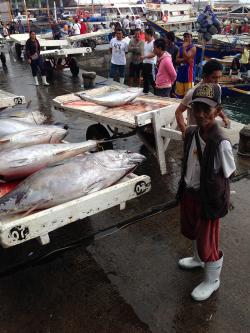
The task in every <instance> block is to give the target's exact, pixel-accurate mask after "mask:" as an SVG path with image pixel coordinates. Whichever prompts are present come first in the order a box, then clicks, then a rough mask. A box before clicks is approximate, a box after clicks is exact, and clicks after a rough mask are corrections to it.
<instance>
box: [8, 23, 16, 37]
mask: <svg viewBox="0 0 250 333" xmlns="http://www.w3.org/2000/svg"><path fill="white" fill-rule="evenodd" d="M15 33H16V22H14V21H12V22H11V23H10V25H9V34H10V35H12V34H15Z"/></svg>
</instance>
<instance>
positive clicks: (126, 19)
mask: <svg viewBox="0 0 250 333" xmlns="http://www.w3.org/2000/svg"><path fill="white" fill-rule="evenodd" d="M129 23H130V21H129V16H128V15H127V16H126V17H125V19H124V20H123V22H122V27H123V30H124V31H125V34H126V36H129V31H130V29H129Z"/></svg>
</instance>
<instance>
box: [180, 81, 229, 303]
mask: <svg viewBox="0 0 250 333" xmlns="http://www.w3.org/2000/svg"><path fill="white" fill-rule="evenodd" d="M220 103H221V88H220V86H219V85H218V84H212V83H206V84H200V85H199V86H198V87H197V88H196V89H195V91H194V93H193V96H192V104H191V107H192V110H193V113H194V117H195V119H196V123H197V126H191V127H189V128H188V129H187V130H186V135H185V141H184V159H183V169H182V177H181V181H180V186H179V190H178V196H179V198H180V209H181V231H182V234H183V235H184V236H185V237H187V238H189V239H190V240H192V242H193V257H189V258H183V259H180V260H179V266H180V267H181V268H183V269H193V268H196V267H203V268H204V273H205V276H204V281H203V282H202V283H201V284H199V285H198V286H197V287H196V288H195V289H194V290H193V291H192V293H191V296H192V297H193V299H194V300H196V301H202V300H205V299H207V298H209V297H210V296H211V295H212V293H213V292H214V291H216V290H217V289H218V288H219V286H220V273H221V268H222V264H223V252H222V251H220V250H219V227H220V220H219V219H220V218H221V217H223V216H225V215H226V214H227V212H228V207H229V196H230V189H229V177H230V176H231V175H232V174H233V173H234V171H235V169H236V168H235V163H234V158H233V153H232V148H231V144H230V142H229V141H228V140H227V139H226V138H225V137H224V134H223V133H222V132H221V130H220V128H219V127H218V125H217V123H216V121H215V118H216V116H217V115H218V113H219V112H220Z"/></svg>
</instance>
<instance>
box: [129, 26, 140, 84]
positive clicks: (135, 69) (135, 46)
mask: <svg viewBox="0 0 250 333" xmlns="http://www.w3.org/2000/svg"><path fill="white" fill-rule="evenodd" d="M140 34H141V30H140V29H135V32H134V35H133V36H132V38H131V40H130V42H129V45H128V52H130V53H131V61H130V64H129V79H128V85H129V86H132V85H133V83H134V84H135V86H136V87H139V86H140V77H141V72H142V60H141V57H142V55H143V51H144V41H142V40H141V39H140Z"/></svg>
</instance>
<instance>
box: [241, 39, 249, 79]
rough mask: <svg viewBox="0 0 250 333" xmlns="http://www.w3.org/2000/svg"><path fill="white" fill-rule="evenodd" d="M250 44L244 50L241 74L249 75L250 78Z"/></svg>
mask: <svg viewBox="0 0 250 333" xmlns="http://www.w3.org/2000/svg"><path fill="white" fill-rule="evenodd" d="M249 62H250V44H248V45H246V46H245V47H244V49H243V52H242V55H241V58H240V72H241V73H247V75H248V76H250V63H249Z"/></svg>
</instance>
